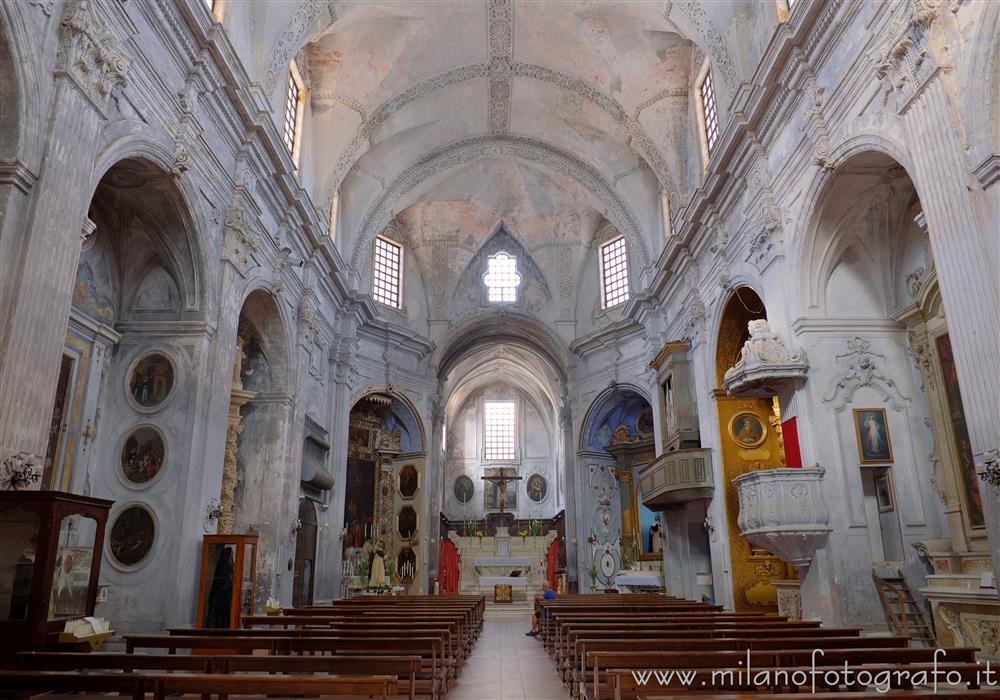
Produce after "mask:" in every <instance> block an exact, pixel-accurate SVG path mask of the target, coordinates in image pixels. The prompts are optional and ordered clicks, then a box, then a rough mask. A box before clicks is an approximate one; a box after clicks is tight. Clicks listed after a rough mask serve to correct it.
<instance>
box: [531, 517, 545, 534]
mask: <svg viewBox="0 0 1000 700" xmlns="http://www.w3.org/2000/svg"><path fill="white" fill-rule="evenodd" d="M528 532H529V533H530V534H531V536H532V537H538V536H539V535H541V534H542V521H541V520H538V519H537V518H536V519H535V520H529V521H528Z"/></svg>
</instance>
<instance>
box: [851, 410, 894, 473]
mask: <svg viewBox="0 0 1000 700" xmlns="http://www.w3.org/2000/svg"><path fill="white" fill-rule="evenodd" d="M854 430H855V433H856V434H857V439H858V454H859V456H860V457H861V463H862V464H885V463H886V462H891V461H892V445H891V443H890V442H889V426H888V425H887V422H886V417H885V409H884V408H856V409H854Z"/></svg>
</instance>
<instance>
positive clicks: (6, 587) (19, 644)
mask: <svg viewBox="0 0 1000 700" xmlns="http://www.w3.org/2000/svg"><path fill="white" fill-rule="evenodd" d="M111 505H112V501H106V500H103V499H100V498H90V497H88V496H77V495H74V494H70V493H62V492H60V491H28V492H25V491H20V492H14V491H5V492H0V667H2V666H3V665H4V664H5V661H4V660H9V661H10V662H12V661H13V658H14V654H15V653H16V652H18V651H43V650H46V649H48V650H54V649H57V648H58V647H59V635H60V633H61V632H62V631H63V630H64V628H65V626H66V623H67V622H68V621H70V620H74V619H78V618H82V617H85V616H93V614H94V604H95V599H96V597H97V579H98V577H99V576H100V573H101V555H102V554H103V551H104V529H105V525H106V524H107V520H108V511H109V510H110V508H111Z"/></svg>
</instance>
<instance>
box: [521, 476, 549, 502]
mask: <svg viewBox="0 0 1000 700" xmlns="http://www.w3.org/2000/svg"><path fill="white" fill-rule="evenodd" d="M524 488H525V489H526V490H527V492H528V498H530V499H531V500H532V501H534V502H535V503H541V502H542V501H544V500H545V497H546V496H547V495H548V493H549V484H548V482H547V481H545V477H544V476H542V475H541V474H532V475H531V476H529V477H528V481H527V483H526V484H525V486H524Z"/></svg>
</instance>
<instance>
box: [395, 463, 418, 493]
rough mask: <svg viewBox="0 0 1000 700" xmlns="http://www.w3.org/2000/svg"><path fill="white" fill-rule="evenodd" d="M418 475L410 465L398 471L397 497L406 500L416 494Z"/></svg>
mask: <svg viewBox="0 0 1000 700" xmlns="http://www.w3.org/2000/svg"><path fill="white" fill-rule="evenodd" d="M418 481H419V475H418V473H417V468H416V467H415V466H414V465H412V464H407V465H405V466H404V467H403V468H402V469H400V470H399V495H400V496H401V497H402V498H405V499H407V500H409V499H411V498H413V497H414V496H415V495H416V494H417V485H418Z"/></svg>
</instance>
